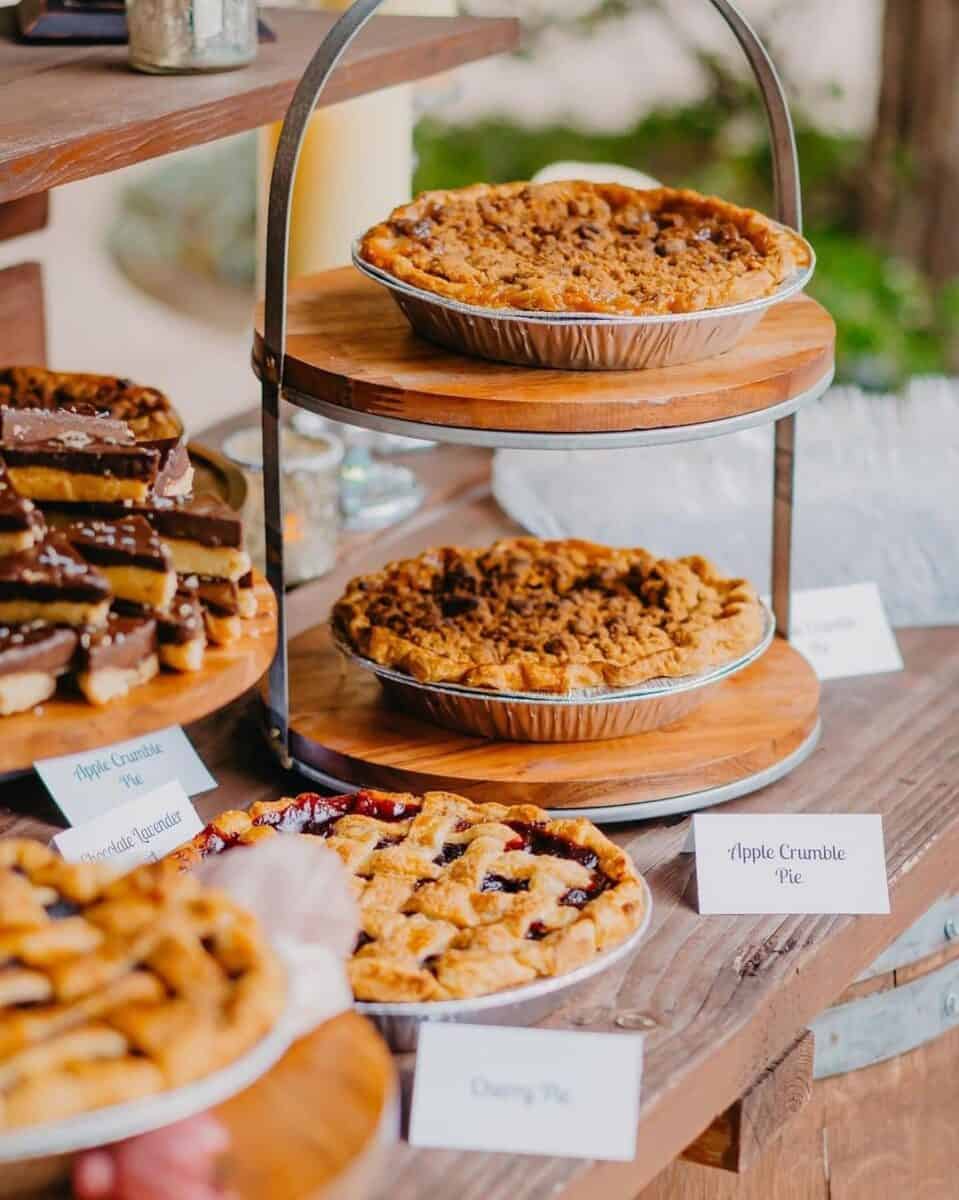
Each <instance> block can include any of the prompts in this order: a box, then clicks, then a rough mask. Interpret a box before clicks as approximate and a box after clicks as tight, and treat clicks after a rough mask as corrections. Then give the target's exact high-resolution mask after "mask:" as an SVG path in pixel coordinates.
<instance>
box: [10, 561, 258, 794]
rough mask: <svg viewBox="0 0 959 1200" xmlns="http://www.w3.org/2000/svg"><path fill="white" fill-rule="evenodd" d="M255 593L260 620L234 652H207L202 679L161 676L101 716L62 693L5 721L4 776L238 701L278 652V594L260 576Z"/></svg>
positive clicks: (246, 628) (247, 627) (249, 625)
mask: <svg viewBox="0 0 959 1200" xmlns="http://www.w3.org/2000/svg"><path fill="white" fill-rule="evenodd" d="M254 586H255V590H256V597H257V600H258V602H259V610H258V612H257V615H256V616H255V617H254V618H253V619H252V620H249V621H243V622H242V626H243V636H242V637H241V638H239V639H238V640H237V641H236V642H234V643H233V645H232V646H213V645H209V646H207V649H206V661H205V663H204V666H203V669H202V670H201V671H195V672H184V673H183V674H180V673H179V672H174V671H165V670H161V671H160V674H159V675H157V676H156V677H155V678H154V679H151V680H150V682H149V683H145V684H143V685H142V686H141V687H138V688H134V689H133V691H131V692H130V693H129V694H128V695H126V696H123V697H121V698H120V699H119V700H115V701H114V702H113V703H112V704H107V705H105V706H104V707H103V708H97V707H95V706H94V705H92V704H88V703H87V702H86V701H85V700H84V699H83V697H82V696H80V695H79V694H78V695H77V696H76V697H74V696H71V695H69V694H67V693H66V691H65V690H62V689H61V690H60V691H58V692H57V694H56V695H55V696H54V697H53V698H52V699H50V700H47V701H45V702H44V703H43V704H41V705H40V706H39V707H38V708H35V709H32V710H31V711H29V712H23V713H16V714H14V715H13V716H10V717H0V775H5V774H8V773H10V772H13V771H22V770H26V769H27V768H29V767H31V766H32V765H33V764H34V763H35V762H36V761H37V759H39V758H49V757H50V756H51V755H60V754H77V753H79V752H80V751H82V750H93V749H95V748H96V747H97V746H109V745H111V744H112V743H114V742H122V741H126V740H127V739H128V738H133V737H139V736H140V735H141V734H144V733H151V732H152V731H153V730H156V729H165V728H166V727H167V726H168V725H185V724H187V723H188V722H189V721H196V720H199V718H200V717H205V716H206V715H207V714H208V713H211V712H214V711H215V710H216V709H218V708H222V707H223V705H224V704H228V703H229V702H230V701H231V700H235V699H236V698H237V696H239V695H241V694H242V693H243V692H245V691H246V690H247V688H249V687H252V686H253V684H255V683H256V681H257V680H258V679H259V678H260V676H261V675H262V674H263V673H264V671H265V670H266V669H267V667H268V666H269V665H270V662H271V660H272V658H273V652H274V650H275V649H276V600H275V599H274V596H273V591H272V589H271V588H270V586H269V584H268V583H267V582H266V580H265V579H263V578H262V576H260V575H259V574H257V575H256V576H255V585H254Z"/></svg>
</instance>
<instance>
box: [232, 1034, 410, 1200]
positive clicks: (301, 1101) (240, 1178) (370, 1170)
mask: <svg viewBox="0 0 959 1200" xmlns="http://www.w3.org/2000/svg"><path fill="white" fill-rule="evenodd" d="M397 1104H398V1100H397V1084H396V1075H395V1071H394V1067H393V1061H392V1058H391V1056H390V1052H389V1050H388V1048H387V1046H386V1043H385V1042H384V1041H383V1039H382V1038H381V1037H380V1036H379V1034H378V1033H377V1032H376V1030H375V1029H374V1028H373V1026H372V1025H371V1024H370V1023H369V1021H367V1020H365V1019H364V1018H363V1017H361V1016H359V1015H358V1014H357V1013H352V1012H348V1013H342V1014H341V1015H340V1016H338V1017H334V1018H333V1019H332V1020H330V1021H327V1022H326V1024H324V1025H322V1026H320V1028H319V1029H317V1030H316V1031H315V1032H314V1033H312V1034H310V1035H309V1037H305V1038H303V1039H301V1040H300V1041H299V1042H297V1043H296V1044H295V1045H294V1046H292V1047H291V1048H290V1050H289V1051H287V1053H286V1055H285V1056H284V1057H283V1058H282V1059H281V1060H280V1062H279V1063H277V1065H276V1066H275V1067H274V1068H273V1070H272V1071H270V1072H268V1073H267V1074H266V1075H264V1076H263V1078H262V1079H259V1080H257V1082H256V1083H255V1084H254V1085H253V1086H252V1087H249V1088H247V1089H246V1091H244V1092H240V1094H239V1095H237V1096H234V1097H233V1098H232V1099H230V1100H228V1101H227V1102H226V1103H225V1104H221V1105H220V1107H219V1108H218V1109H217V1110H216V1113H217V1116H218V1117H220V1119H221V1120H222V1121H223V1122H224V1123H225V1124H226V1125H227V1127H228V1129H229V1131H230V1135H231V1148H230V1150H229V1152H228V1154H227V1157H226V1160H225V1164H224V1175H225V1179H224V1185H225V1186H226V1188H227V1190H228V1191H229V1192H230V1194H231V1195H235V1196H238V1197H239V1198H240V1200H263V1198H264V1197H267V1196H268V1197H269V1198H270V1200H360V1198H361V1197H364V1196H367V1195H368V1194H369V1193H370V1191H371V1187H372V1184H373V1182H374V1181H375V1179H376V1176H377V1174H378V1173H379V1171H380V1168H381V1166H382V1161H381V1160H382V1159H383V1157H384V1152H385V1151H386V1149H387V1148H388V1147H389V1145H390V1143H391V1142H393V1141H394V1140H395V1138H396V1132H397V1128H396V1127H397V1125H398V1115H397Z"/></svg>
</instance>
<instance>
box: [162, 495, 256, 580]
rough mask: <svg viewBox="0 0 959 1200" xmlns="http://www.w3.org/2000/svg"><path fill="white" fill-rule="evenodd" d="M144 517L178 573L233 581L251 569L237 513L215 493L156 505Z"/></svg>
mask: <svg viewBox="0 0 959 1200" xmlns="http://www.w3.org/2000/svg"><path fill="white" fill-rule="evenodd" d="M147 519H148V520H149V522H150V524H151V525H152V526H153V528H154V529H155V530H156V531H157V533H159V535H160V537H162V538H163V540H164V542H165V543H166V546H167V548H168V549H169V551H170V553H171V554H172V555H173V565H174V567H175V568H176V571H177V574H178V575H205V576H212V577H214V578H217V579H228V580H231V581H236V580H237V579H240V578H242V577H243V576H244V575H245V574H246V573H247V572H248V571H249V570H250V557H249V555H248V554H247V553H246V551H245V550H244V549H243V523H242V521H241V520H240V517H239V514H238V513H236V512H234V510H233V509H232V508H230V506H229V505H228V504H224V502H223V501H222V500H219V499H217V497H216V496H209V495H202V496H194V497H193V498H192V499H190V500H184V501H182V502H180V503H174V504H170V505H163V504H157V505H155V506H154V507H153V508H152V510H151V512H150V514H149V516H148V518H147Z"/></svg>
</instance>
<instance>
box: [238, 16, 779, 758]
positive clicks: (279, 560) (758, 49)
mask: <svg viewBox="0 0 959 1200" xmlns="http://www.w3.org/2000/svg"><path fill="white" fill-rule="evenodd" d="M709 2H710V3H711V4H712V6H713V7H714V8H715V9H716V10H717V11H718V12H719V14H720V15H721V16H722V17H723V19H724V20H725V21H726V24H727V25H728V26H729V27H730V29H732V31H733V33H734V34H735V36H736V39H737V41H738V42H739V44H740V46H741V47H742V49H743V51H744V52H745V54H746V57H747V59H748V60H749V65H750V66H751V67H752V70H753V74H754V75H755V77H756V82H757V83H758V85H759V89H760V92H761V93H762V97H763V103H764V105H765V108H766V119H767V121H768V124H769V134H770V138H771V141H772V160H773V184H774V188H775V196H776V215H777V217H778V218H779V220H780V221H782V223H783V224H784V225H790V226H792V228H793V229H800V227H801V224H802V208H801V200H800V190H799V163H798V160H797V156H796V141H795V137H794V135H793V127H792V119H791V118H790V115H789V108H788V106H787V104H786V97H785V94H784V92H783V88H782V84H781V83H780V81H779V76H778V75H777V74H776V68H775V67H774V66H773V64H772V61H771V59H770V58H769V55H768V54H767V53H766V50H765V48H764V46H763V44H762V42H760V40H759V38H758V37H757V36H756V34H755V33H754V31H753V29H752V27H751V26H750V25H749V23H748V22H747V21H746V20H745V19H744V18H743V16H742V15H741V14H740V13H739V11H738V10H737V9H736V7H735V6H734V5H733V4H731V3H730V2H729V0H709ZM382 3H383V0H355V3H354V4H352V5H351V7H350V8H348V9H347V10H346V11H345V12H344V13H343V15H342V16H341V17H340V18H339V19H338V20H337V21H336V23H335V24H334V25H333V28H332V29H331V30H330V32H329V33H328V34H327V35H326V37H325V38H324V39H323V42H322V43H321V45H320V48H319V49H318V50H317V52H316V54H315V55H314V56H313V58H312V60H311V61H310V64H309V66H308V67H307V68H306V71H305V72H304V74H303V78H302V79H301V80H300V82H299V84H298V85H297V88H296V91H295V92H294V94H293V100H292V101H291V103H290V107H289V109H288V110H287V113H286V116H285V117H284V119H283V126H282V128H281V130H280V136H279V140H278V142H277V147H276V157H275V159H274V163H273V174H272V177H271V179H270V197H269V205H268V208H267V226H266V270H265V277H266V303H265V319H264V328H263V361H262V364H261V368H260V370H261V387H262V421H263V511H264V515H265V522H266V574H267V579H268V580H269V583H270V586H271V587H272V588H273V591H274V593H275V594H276V604H277V650H276V657H275V658H274V660H273V663H272V665H271V667H270V672H269V692H268V704H267V719H268V728H269V732H270V739H271V742H272V743H273V746H274V748H275V750H276V751H277V753H278V754H279V756H280V759H281V761H282V762H283V764H284V766H290V765H291V759H290V753H289V705H290V695H289V677H288V661H287V645H286V602H285V597H284V570H283V502H282V494H281V490H280V436H279V435H280V399H281V396H282V392H283V365H284V357H285V346H286V290H287V254H288V250H289V239H290V211H291V207H292V197H293V181H294V179H295V176H296V168H297V163H298V160H299V157H300V149H301V147H302V144H303V135H304V134H305V132H306V127H307V125H308V123H309V120H310V117H311V116H312V115H313V111H314V109H315V108H316V105H317V102H318V100H319V98H320V96H321V94H322V92H323V89H324V87H325V86H326V84H327V82H328V81H329V78H330V76H331V75H332V74H333V71H334V70H335V69H336V66H337V64H338V63H339V61H340V59H341V58H342V56H343V53H344V52H345V50H346V49H347V47H348V46H349V44H350V42H352V40H353V39H354V38H355V37H356V35H357V34H358V33H359V32H360V30H361V29H362V28H363V26H364V25H365V24H366V23H367V21H368V20H369V19H370V17H372V16H373V14H374V13H375V12H376V10H377V9H378V8H379V7H380V5H381V4H382ZM794 421H795V417H793V416H788V417H783V418H781V419H780V420H779V421H777V422H776V426H775V429H776V434H775V466H774V484H773V540H772V560H773V570H772V595H773V610H774V612H775V615H776V626H777V629H778V631H779V632H780V634H782V635H784V636H785V635H787V634H788V630H789V575H790V559H791V536H792V491H793V446H794V436H795V431H794Z"/></svg>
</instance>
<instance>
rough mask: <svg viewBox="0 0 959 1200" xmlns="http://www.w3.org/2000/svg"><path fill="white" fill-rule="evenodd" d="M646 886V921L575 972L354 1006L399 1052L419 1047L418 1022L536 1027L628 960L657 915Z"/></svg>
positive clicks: (361, 1003)
mask: <svg viewBox="0 0 959 1200" xmlns="http://www.w3.org/2000/svg"><path fill="white" fill-rule="evenodd" d="M640 885H641V887H642V890H643V904H644V907H643V919H642V921H641V922H640V924H639V927H638V928H637V929H635V930H634V931H633V932H632V933H631V934H630V935H629V937H628V938H626V940H625V941H622V942H620V944H619V945H618V946H614V947H613V948H612V949H611V950H606V951H604V952H603V953H602V954H597V955H596V957H595V958H594V959H593V960H592V961H591V962H588V963H584V964H583V966H581V967H577V968H576V970H575V971H569V972H567V974H565V975H556V976H551V977H550V978H549V979H537V980H536V981H535V982H534V983H524V984H522V985H521V986H520V987H514V988H508V989H507V990H506V991H504V992H493V993H492V995H489V996H477V997H475V998H473V999H471V1000H433V1001H425V1002H423V1003H422V1004H399V1003H395V1004H374V1003H371V1002H367V1001H362V1000H359V1001H357V1002H356V1005H355V1007H356V1010H357V1012H360V1013H362V1014H363V1016H364V1017H369V1019H370V1020H371V1021H372V1022H373V1024H374V1025H376V1027H377V1028H378V1029H379V1031H380V1033H381V1034H382V1035H383V1037H384V1038H385V1039H386V1042H387V1043H388V1045H389V1047H390V1049H391V1050H393V1051H395V1052H396V1053H397V1054H404V1053H406V1052H407V1051H410V1050H415V1049H416V1043H417V1041H418V1039H419V1034H420V1026H421V1025H423V1024H424V1023H425V1022H427V1021H446V1022H454V1023H458V1024H464V1025H535V1024H536V1022H537V1021H541V1020H542V1019H543V1018H544V1017H546V1016H548V1015H549V1014H550V1013H551V1012H554V1011H555V1010H556V1009H557V1008H560V1007H562V1006H563V1005H564V1004H568V1003H569V1002H570V1001H572V1000H575V999H576V998H577V997H580V996H582V994H583V993H584V992H586V991H588V989H589V987H590V985H591V984H592V983H593V980H594V979H595V978H596V976H597V975H601V974H602V973H603V972H604V971H608V970H609V968H610V967H613V966H615V965H616V963H618V962H622V961H623V960H624V959H627V958H629V957H630V956H631V955H632V954H633V952H634V951H635V950H636V947H637V946H638V945H639V943H640V942H641V941H642V939H643V938H644V937H645V935H646V932H647V930H648V929H649V925H650V922H651V921H652V917H653V898H652V896H651V895H650V892H649V885H648V884H647V883H646V880H645V879H643V878H642V876H640Z"/></svg>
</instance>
